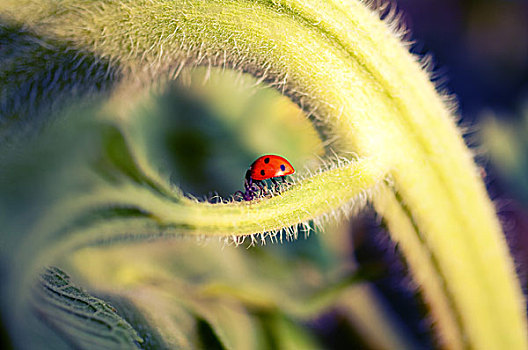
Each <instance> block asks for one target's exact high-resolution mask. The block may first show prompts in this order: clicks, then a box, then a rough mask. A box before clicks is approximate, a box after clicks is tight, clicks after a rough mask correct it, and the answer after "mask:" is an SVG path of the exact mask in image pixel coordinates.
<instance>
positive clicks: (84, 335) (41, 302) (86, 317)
mask: <svg viewBox="0 0 528 350" xmlns="http://www.w3.org/2000/svg"><path fill="white" fill-rule="evenodd" d="M34 298H35V301H34V304H33V307H34V310H35V312H36V313H37V314H38V316H39V317H40V318H42V319H43V320H44V321H45V322H46V323H47V324H48V325H49V326H50V327H52V328H53V329H54V330H55V331H57V332H59V333H61V334H62V335H63V336H64V337H65V338H66V339H68V341H69V342H70V343H71V345H73V346H74V347H75V348H79V349H93V348H100V349H102V348H104V349H123V348H128V349H132V348H135V349H139V348H140V345H139V343H141V342H142V339H141V338H139V336H138V335H137V333H136V331H135V330H134V329H133V328H132V327H131V326H130V324H129V323H128V322H127V321H126V320H124V319H123V318H122V317H120V316H119V315H118V314H117V311H116V310H115V309H114V308H113V307H112V306H111V305H109V304H107V303H106V302H104V301H103V300H101V299H98V298H95V297H93V296H91V295H89V294H88V293H86V292H85V291H83V290H82V289H81V288H79V287H77V286H75V285H74V284H73V283H72V282H71V281H70V278H69V276H68V275H66V274H65V273H64V272H62V271H61V270H59V269H58V268H55V267H50V268H48V269H46V271H45V272H44V273H43V274H42V275H41V277H40V283H39V284H38V285H37V286H36V287H35V290H34Z"/></svg>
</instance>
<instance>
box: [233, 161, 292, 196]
mask: <svg viewBox="0 0 528 350" xmlns="http://www.w3.org/2000/svg"><path fill="white" fill-rule="evenodd" d="M293 173H295V169H294V168H293V166H292V165H291V164H290V162H288V160H286V158H284V157H281V156H277V155H273V154H266V155H263V156H261V157H258V158H257V159H256V160H255V161H254V162H253V163H252V164H251V165H250V166H249V169H248V170H247V172H246V177H245V180H244V190H245V191H244V192H242V191H238V192H237V193H239V194H241V195H242V198H243V199H244V200H245V201H251V200H253V199H254V198H255V197H258V196H259V194H267V193H269V192H268V189H267V187H266V183H265V180H268V179H269V180H271V182H272V183H273V184H274V185H275V189H276V190H277V191H278V190H279V189H280V184H279V183H278V182H277V180H276V179H275V178H280V179H281V181H282V182H284V180H285V177H286V176H287V175H291V174H293Z"/></svg>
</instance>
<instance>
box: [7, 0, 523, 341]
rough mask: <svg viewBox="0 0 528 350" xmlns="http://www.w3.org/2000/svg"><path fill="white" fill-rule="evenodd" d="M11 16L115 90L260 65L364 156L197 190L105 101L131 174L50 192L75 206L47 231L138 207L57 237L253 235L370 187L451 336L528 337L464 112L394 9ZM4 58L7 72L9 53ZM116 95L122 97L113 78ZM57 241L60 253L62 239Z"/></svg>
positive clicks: (107, 7)
mask: <svg viewBox="0 0 528 350" xmlns="http://www.w3.org/2000/svg"><path fill="white" fill-rule="evenodd" d="M0 15H1V17H2V18H5V19H7V21H8V23H12V24H13V25H18V24H23V25H24V26H25V28H27V29H28V30H30V31H33V32H35V33H37V34H38V35H40V36H41V37H42V38H44V39H42V40H48V39H49V40H51V41H54V42H60V43H64V44H66V46H67V47H68V49H70V50H78V51H80V52H88V53H90V54H93V55H95V56H96V57H99V58H101V59H103V60H107V61H108V62H110V63H109V64H110V65H111V67H114V68H115V67H117V68H115V69H116V70H118V71H119V72H121V73H122V76H123V78H122V79H121V81H119V83H121V84H122V85H124V86H126V88H125V87H123V88H122V89H115V91H126V94H133V93H137V94H138V95H139V94H141V92H142V91H143V89H144V87H145V85H146V86H147V87H149V86H154V85H156V84H160V85H163V84H164V83H165V82H166V81H167V80H169V79H170V78H171V77H173V76H175V75H177V74H178V73H179V72H181V70H182V69H183V68H185V67H186V66H187V67H192V66H197V65H205V66H207V67H211V66H219V67H227V68H233V69H237V70H241V71H245V72H249V73H251V74H253V75H254V76H255V77H257V78H259V79H260V80H261V81H263V82H267V83H269V84H271V85H272V86H274V87H275V88H277V89H278V90H279V91H281V92H283V93H284V94H285V95H287V96H289V97H290V98H291V99H292V100H293V101H294V102H296V103H297V104H298V105H299V106H301V107H302V108H303V109H304V110H305V111H306V112H307V113H308V114H309V116H310V118H311V120H312V121H313V122H314V125H315V126H316V127H317V129H318V131H319V133H320V135H321V136H322V138H323V141H324V142H325V145H326V147H327V149H328V150H330V149H331V150H333V151H334V152H336V153H337V154H339V155H341V156H343V155H347V154H350V153H351V152H353V153H354V154H355V155H357V157H354V160H352V161H346V162H342V164H341V165H339V164H336V165H335V166H333V167H329V169H328V170H324V171H322V172H320V173H317V174H315V175H314V176H312V177H307V178H306V179H301V180H299V182H298V183H297V184H296V185H295V186H293V187H292V188H291V189H289V190H288V191H285V192H284V193H283V194H282V195H281V196H279V197H274V198H272V199H264V200H261V201H258V202H255V203H249V204H248V203H234V204H222V205H211V204H206V203H197V202H195V201H191V200H188V199H186V198H184V197H183V195H182V194H181V193H180V192H179V191H177V190H176V189H174V188H172V187H170V186H169V185H168V184H167V183H165V182H164V179H163V177H161V176H158V175H156V174H155V171H152V169H149V166H148V161H149V160H148V157H147V156H146V154H145V153H142V152H141V151H137V150H134V145H133V143H134V142H136V141H135V140H136V137H135V136H134V135H133V128H130V127H129V126H130V122H129V120H128V119H127V115H126V114H127V113H126V112H125V113H116V112H115V111H113V110H112V108H109V109H108V110H107V111H106V112H107V113H109V114H111V115H113V119H112V120H113V121H111V122H109V125H110V127H109V131H108V133H107V134H105V135H106V136H105V137H107V139H108V140H110V141H111V142H112V147H110V148H109V149H112V150H115V149H122V150H125V151H124V153H127V152H128V154H129V158H128V159H125V160H122V159H118V158H119V157H117V156H115V155H112V152H113V151H110V152H109V153H108V154H106V157H107V158H108V159H110V160H111V161H112V162H113V163H114V164H117V168H119V169H120V171H121V172H123V173H125V174H126V175H127V176H128V178H127V180H126V181H125V180H123V179H121V178H118V179H117V180H115V179H114V181H113V182H112V186H111V187H104V186H101V187H99V189H98V190H99V191H100V192H93V193H92V195H91V196H84V197H81V198H79V197H78V196H75V197H74V198H73V199H72V202H68V201H64V202H62V203H60V204H58V205H56V206H52V209H51V210H57V211H59V212H66V213H67V215H66V216H65V222H57V221H53V222H49V221H48V222H46V221H45V220H44V221H42V222H40V223H39V224H38V225H37V226H35V227H36V228H35V230H38V231H44V232H47V233H46V235H45V236H46V237H51V236H52V235H57V232H63V233H61V234H64V231H61V230H66V231H68V229H67V227H68V220H70V219H71V218H72V217H74V218H79V217H81V218H82V217H83V215H86V213H88V214H90V213H91V211H93V210H99V208H102V207H105V205H107V207H112V208H127V209H130V208H132V209H133V210H134V213H135V215H134V217H133V218H130V217H128V218H127V219H126V220H123V219H122V218H120V219H119V220H115V221H112V220H108V222H102V223H100V224H98V225H95V226H88V227H86V226H83V227H81V229H77V228H76V229H72V230H70V231H71V234H70V235H69V236H68V238H67V239H64V240H63V241H62V242H60V244H59V247H60V248H73V247H77V246H82V245H85V244H88V243H94V240H95V241H99V240H105V239H106V240H108V239H117V238H119V237H123V236H124V232H125V231H126V233H127V234H130V235H148V234H149V233H152V232H159V231H160V230H161V232H163V233H166V234H177V235H180V234H184V235H194V234H198V235H223V236H232V235H235V236H243V235H251V234H255V233H262V232H263V231H268V230H277V229H280V228H281V227H286V226H290V225H293V224H296V223H302V222H307V221H309V220H310V219H316V218H318V217H321V216H324V215H327V214H332V213H336V212H338V211H339V210H340V208H342V207H343V206H346V205H348V204H350V203H351V202H357V200H358V199H357V196H358V194H360V193H363V194H367V195H368V196H370V197H371V198H372V200H373V202H374V205H375V207H376V208H377V210H378V212H379V213H381V214H382V215H383V217H384V219H385V220H386V221H387V224H388V227H389V229H390V232H391V235H392V237H393V239H394V240H395V241H397V242H398V243H399V246H400V247H401V249H402V252H403V253H404V256H405V258H406V259H407V261H408V263H409V265H410V268H411V271H412V275H413V276H414V279H415V281H416V283H417V284H418V285H419V286H420V289H421V290H422V292H423V295H424V297H425V299H426V301H427V303H428V304H429V306H430V310H431V313H432V316H433V319H434V321H435V324H436V327H437V329H438V334H439V338H440V342H441V344H442V345H443V346H445V347H448V348H466V347H468V348H479V349H486V348H489V349H526V348H527V347H528V343H527V338H528V336H527V325H526V317H525V313H524V302H523V297H522V293H521V290H520V287H519V283H518V281H517V278H516V276H515V271H514V267H513V264H512V261H511V258H510V256H509V254H508V250H507V246H506V243H505V239H504V237H503V234H502V232H501V228H500V225H499V222H498V220H497V218H496V215H495V212H494V208H493V206H492V204H491V201H490V200H489V198H488V197H487V195H486V191H485V188H484V185H483V182H482V180H481V179H480V177H479V173H478V171H477V170H476V166H475V164H474V163H473V159H472V155H471V152H470V151H469V150H468V149H467V147H466V146H465V144H464V142H463V139H462V137H461V135H460V133H459V131H458V130H457V128H456V126H455V122H454V119H453V116H452V112H451V111H450V110H449V106H448V105H447V103H446V102H445V101H443V98H442V96H439V94H438V93H437V92H436V91H435V88H434V86H433V85H432V84H431V82H430V81H429V78H428V76H427V73H426V72H424V71H423V70H422V69H421V68H420V64H419V62H417V59H416V58H415V57H413V56H411V55H410V54H409V53H408V52H407V50H406V48H405V45H404V44H402V43H401V42H400V40H399V39H398V38H397V37H396V35H395V34H394V33H393V32H392V30H391V29H390V28H389V26H390V23H389V26H388V25H387V23H384V22H382V21H380V20H379V17H378V15H377V14H376V13H375V12H373V11H372V10H371V9H369V8H368V6H367V5H365V4H364V3H362V2H360V1H339V0H331V1H317V0H304V1H303V0H291V1H287V0H283V1H280V0H277V1H264V0H263V1H226V0H223V1H203V0H194V1H192V0H189V1H161V0H151V1H72V0H67V1H61V2H56V1H12V0H8V1H5V0H4V1H3V2H2V3H1V4H0ZM0 69H3V72H7V73H5V74H8V73H9V66H6V68H0ZM6 86H7V88H4V89H9V88H12V87H10V86H9V85H7V84H6ZM4 93H5V92H4ZM114 98H115V99H117V100H118V101H119V98H122V97H120V95H119V93H118V92H115V96H114ZM113 103H114V105H115V100H114V101H113ZM123 104H124V103H123ZM123 109H125V110H126V108H125V107H123ZM116 114H117V116H116ZM119 114H121V115H119ZM123 114H124V115H123ZM8 118H11V119H12V120H16V118H23V116H22V117H21V116H20V115H8ZM115 125H118V126H115ZM108 135H110V136H108ZM131 135H132V136H131ZM127 149H130V150H129V151H126V150H127ZM383 180H385V181H383ZM116 182H117V184H118V185H116ZM139 185H141V186H139ZM362 197H364V195H362ZM70 203H73V204H70ZM138 213H140V214H141V215H139V214H138ZM55 215H57V214H55ZM153 223H155V224H153ZM64 227H66V229H64ZM97 235H100V236H97ZM42 243H43V242H40V241H37V242H34V244H35V246H37V245H38V244H42ZM50 251H55V252H58V251H60V252H61V253H64V251H63V250H62V249H57V246H53V247H51V248H50ZM40 258H42V259H45V258H46V257H39V259H40ZM37 261H39V262H40V261H44V260H37Z"/></svg>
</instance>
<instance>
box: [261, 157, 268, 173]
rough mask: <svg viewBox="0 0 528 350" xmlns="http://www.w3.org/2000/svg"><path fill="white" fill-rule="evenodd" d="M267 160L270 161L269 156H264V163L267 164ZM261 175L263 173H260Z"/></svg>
mask: <svg viewBox="0 0 528 350" xmlns="http://www.w3.org/2000/svg"><path fill="white" fill-rule="evenodd" d="M269 162H270V159H269V157H266V158H264V163H266V164H268V163H269ZM262 175H264V174H262Z"/></svg>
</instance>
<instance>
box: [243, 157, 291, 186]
mask: <svg viewBox="0 0 528 350" xmlns="http://www.w3.org/2000/svg"><path fill="white" fill-rule="evenodd" d="M293 173H295V169H293V166H292V165H291V164H290V162H288V161H287V160H286V159H285V158H283V157H281V156H275V155H271V154H268V155H265V156H262V157H259V158H257V160H255V161H254V162H253V164H251V166H250V167H249V169H248V172H247V173H246V179H247V178H248V176H249V178H251V179H253V180H259V181H261V180H266V179H271V178H272V177H282V176H286V175H291V174H293Z"/></svg>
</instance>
